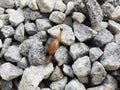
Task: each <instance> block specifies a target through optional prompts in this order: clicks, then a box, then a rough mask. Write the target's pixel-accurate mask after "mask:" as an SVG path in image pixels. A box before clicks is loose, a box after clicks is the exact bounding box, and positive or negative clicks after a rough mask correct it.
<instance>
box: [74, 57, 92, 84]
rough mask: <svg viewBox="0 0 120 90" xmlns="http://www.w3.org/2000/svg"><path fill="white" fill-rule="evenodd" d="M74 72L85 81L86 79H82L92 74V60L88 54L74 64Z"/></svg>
mask: <svg viewBox="0 0 120 90" xmlns="http://www.w3.org/2000/svg"><path fill="white" fill-rule="evenodd" d="M72 68H73V71H74V74H75V75H76V76H77V77H78V79H79V80H80V81H81V82H83V81H84V80H81V79H82V78H85V79H86V77H87V76H88V75H89V74H90V70H91V62H90V59H89V57H88V56H84V57H80V58H78V59H77V60H76V61H75V62H74V63H73V65H72ZM83 83H87V81H84V82H83Z"/></svg>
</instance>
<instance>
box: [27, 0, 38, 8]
mask: <svg viewBox="0 0 120 90" xmlns="http://www.w3.org/2000/svg"><path fill="white" fill-rule="evenodd" d="M27 5H28V7H29V8H31V9H32V10H38V6H37V2H36V0H30V1H27Z"/></svg>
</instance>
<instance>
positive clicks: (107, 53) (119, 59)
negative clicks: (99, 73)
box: [100, 42, 120, 70]
mask: <svg viewBox="0 0 120 90" xmlns="http://www.w3.org/2000/svg"><path fill="white" fill-rule="evenodd" d="M119 53H120V47H119V45H118V44H117V43H114V42H111V43H108V44H107V45H106V47H105V49H104V53H103V56H102V58H101V60H100V62H101V63H102V64H103V66H104V67H105V69H106V70H117V69H118V68H119V67H120V54H119Z"/></svg>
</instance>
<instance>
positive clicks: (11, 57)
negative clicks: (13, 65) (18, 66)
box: [4, 45, 22, 62]
mask: <svg viewBox="0 0 120 90" xmlns="http://www.w3.org/2000/svg"><path fill="white" fill-rule="evenodd" d="M4 58H5V59H6V60H7V61H11V62H19V61H20V60H21V59H22V56H21V55H20V53H19V48H18V47H17V46H15V45H12V46H9V47H8V49H7V51H6V52H5V54H4Z"/></svg>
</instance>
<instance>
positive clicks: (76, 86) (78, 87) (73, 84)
mask: <svg viewBox="0 0 120 90" xmlns="http://www.w3.org/2000/svg"><path fill="white" fill-rule="evenodd" d="M65 90H86V89H85V86H84V85H83V84H82V83H80V82H79V81H78V80H77V79H72V80H71V81H70V82H68V84H67V85H66V86H65Z"/></svg>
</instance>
